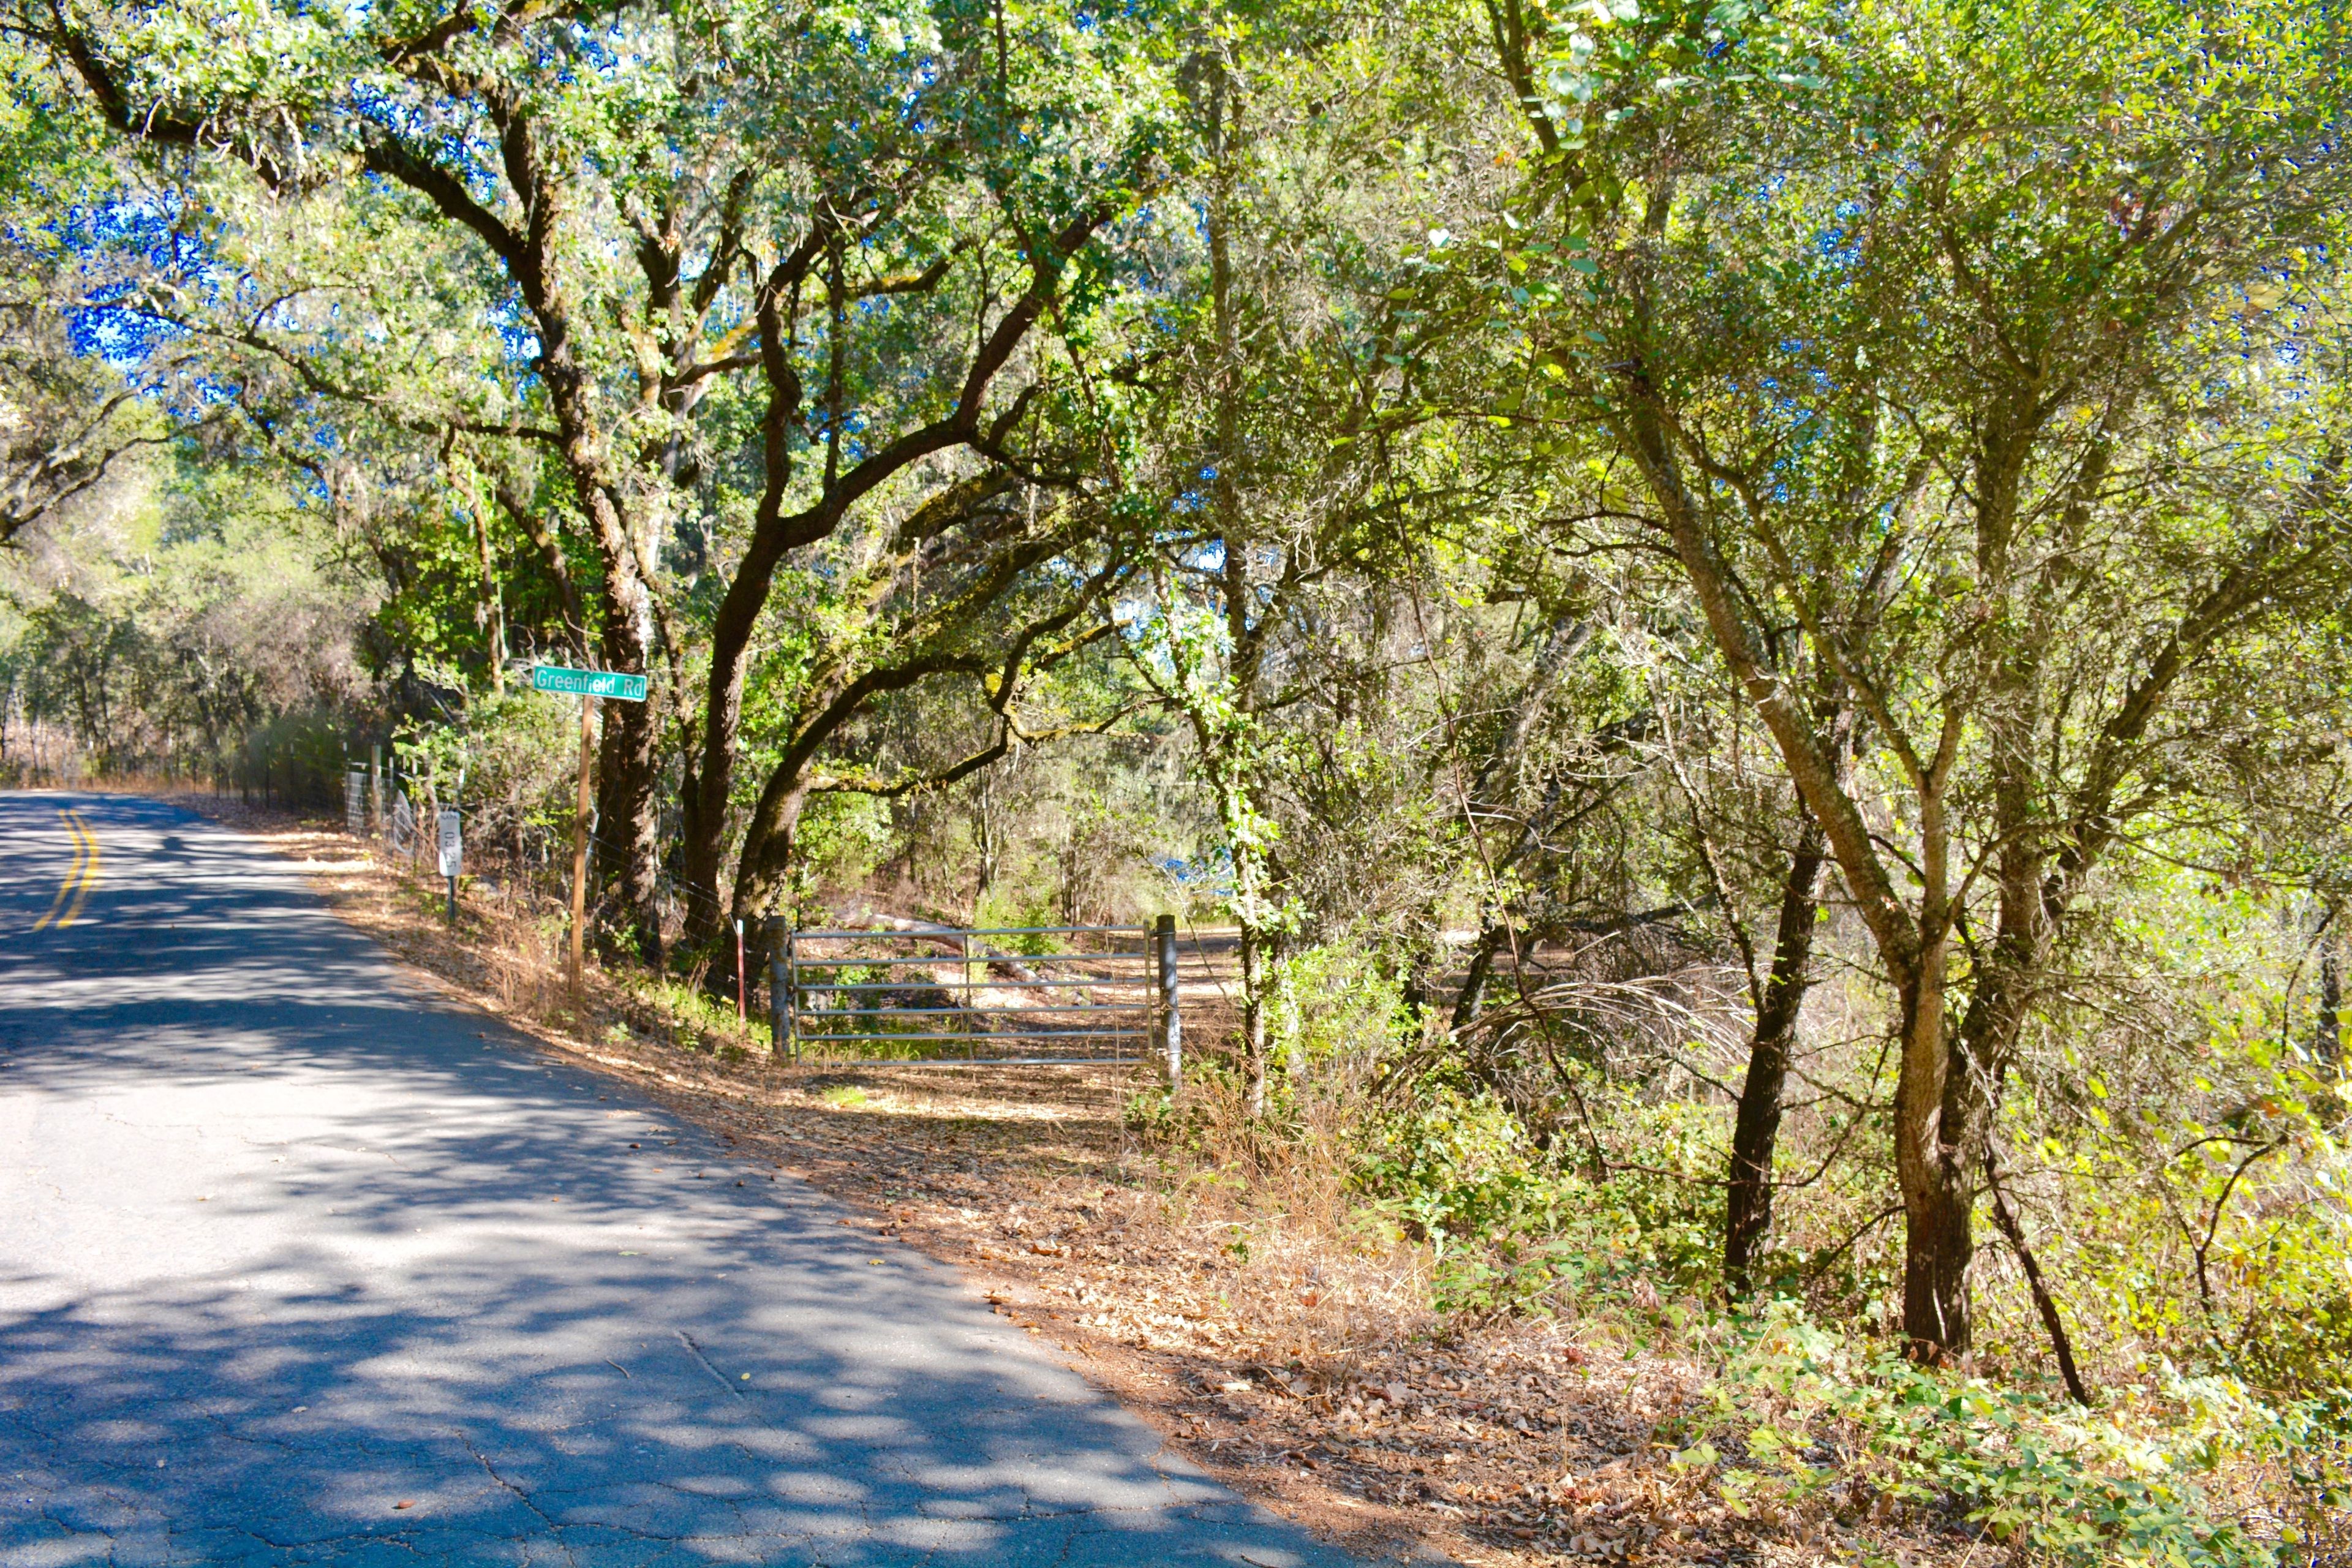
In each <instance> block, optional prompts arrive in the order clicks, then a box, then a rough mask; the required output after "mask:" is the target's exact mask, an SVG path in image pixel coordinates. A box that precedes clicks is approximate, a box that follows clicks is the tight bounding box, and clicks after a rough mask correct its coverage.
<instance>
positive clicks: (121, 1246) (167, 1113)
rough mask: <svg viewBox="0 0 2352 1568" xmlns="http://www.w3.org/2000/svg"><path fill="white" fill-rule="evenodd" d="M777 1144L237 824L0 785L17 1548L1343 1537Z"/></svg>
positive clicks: (1002, 1553) (573, 1553)
mask: <svg viewBox="0 0 2352 1568" xmlns="http://www.w3.org/2000/svg"><path fill="white" fill-rule="evenodd" d="M68 807H70V808H72V809H73V810H74V811H75V812H77V813H79V819H78V820H79V822H80V823H82V824H85V825H86V826H87V830H88V831H87V834H86V835H85V834H83V833H82V832H81V831H80V830H79V829H78V828H76V827H75V826H73V824H74V823H75V821H76V820H77V819H76V818H74V817H70V816H67V815H65V808H68ZM85 837H88V838H89V839H93V840H94V842H95V844H96V846H97V849H96V858H97V866H96V870H95V875H94V877H93V878H92V879H89V887H88V888H87V889H86V896H79V887H80V885H79V883H77V885H76V890H62V885H63V884H64V882H65V881H66V879H68V877H69V876H71V874H72V873H73V872H74V870H75V868H76V867H77V866H78V865H86V864H87V862H88V861H89V859H90V853H89V850H88V849H87V848H86V847H79V845H80V842H81V840H82V839H83V838H85ZM36 927H39V929H35V928H36ZM767 1177H768V1173H767V1172H766V1171H763V1170H761V1169H759V1168H757V1167H753V1166H750V1165H745V1164H740V1163H730V1162H729V1160H728V1159H727V1157H726V1155H725V1154H724V1153H723V1152H721V1150H720V1149H719V1147H717V1146H716V1145H714V1144H713V1143H712V1142H709V1141H706V1140H705V1139H703V1138H701V1137H699V1136H698V1135H697V1134H696V1133H695V1132H694V1131H693V1130H692V1129H691V1128H690V1127H687V1126H683V1125H681V1124H679V1123H678V1122H677V1121H676V1120H675V1119H673V1118H670V1117H667V1116H665V1115H663V1114H662V1113H661V1112H660V1111H659V1110H656V1108H655V1107H653V1106H652V1105H651V1104H650V1103H648V1102H646V1101H645V1100H639V1099H636V1098H635V1097H633V1096H632V1095H630V1094H629V1093H628V1092H627V1091H626V1089H624V1088H620V1087H616V1086H614V1085H613V1084H611V1083H608V1082H605V1081H604V1080H602V1079H596V1078H593V1077H592V1076H590V1075H588V1074H586V1073H583V1072H580V1071H576V1070H573V1069H571V1068H566V1067H564V1066H562V1065H559V1064H555V1063H551V1062H549V1061H547V1060H545V1059H543V1058H541V1057H539V1056H537V1055H536V1054H534V1053H533V1052H532V1051H531V1050H530V1049H529V1048H528V1047H526V1046H524V1045H523V1044H522V1043H521V1042H520V1041H519V1040H516V1039H514V1038H513V1037H509V1036H507V1035H504V1034H502V1033H501V1031H500V1030H499V1026H497V1025H496V1024H495V1023H494V1022H491V1021H489V1020H487V1019H484V1018H481V1017H478V1016H473V1015H471V1014H468V1013H467V1012H465V1011H463V1010H462V1009H459V1008H457V1007H455V1006H453V1005H450V1004H448V1003H447V1002H446V1001H444V1000H441V999H439V998H437V997H436V996H435V995H434V994H432V993H430V992H429V991H427V990H425V989H424V988H422V987H420V986H417V985H415V984H413V983H411V982H409V981H407V980H406V979H404V977H403V976H402V974H401V973H399V972H398V971H396V970H395V969H394V968H393V966H392V965H391V964H390V963H387V962H386V961H385V960H384V959H383V957H382V956H381V955H380V954H379V952H378V951H377V950H376V949H375V948H374V947H373V945H372V944H371V943H369V942H367V941H366V940H365V939H363V938H362V937H360V936H358V935H357V934H355V933H353V932H352V931H350V930H349V929H347V928H345V927H344V926H342V925H341V924H340V923H339V922H338V921H335V920H334V919H333V918H332V916H331V915H329V914H328V913H327V912H325V910H323V909H322V908H321V907H320V905H319V904H318V903H317V902H316V901H314V900H312V899H311V898H310V897H309V896H308V895H307V894H306V893H305V892H304V890H303V889H302V887H301V884H300V880H299V877H298V875H297V874H296V873H294V872H293V871H292V870H291V869H290V868H289V867H287V865H286V864H285V862H283V861H281V860H278V859H276V858H273V857H272V856H270V855H269V854H268V852H266V851H264V850H262V849H260V848H259V847H256V846H254V845H253V844H251V843H250V842H249V841H247V840H246V839H244V838H241V837H238V836H236V835H234V834H231V833H228V832H226V831H223V830H221V829H218V828H215V827H212V826H206V825H205V824H204V823H202V822H200V821H199V820H197V819H196V818H194V817H192V816H187V815H185V814H183V813H181V812H178V811H175V810H173V809H170V808H167V807H165V806H162V805H155V804H152V803H146V802H141V801H135V800H125V799H121V798H109V797H105V796H91V795H79V796H75V795H41V794H16V795H0V1563H5V1564H9V1565H11V1568H15V1565H18V1564H25V1565H31V1564H50V1563H101V1562H102V1563H272V1564H278V1563H284V1564H293V1563H335V1564H347V1563H402V1564H407V1565H411V1568H414V1565H415V1564H419V1563H453V1562H488V1563H573V1564H580V1565H583V1568H587V1565H591V1564H594V1565H604V1564H623V1563H630V1564H636V1563H660V1564H688V1563H795V1564H802V1563H824V1564H879V1563H938V1564H973V1565H977V1564H982V1563H1022V1564H1030V1563H1034V1564H1066V1565H1068V1568H1080V1565H1083V1564H1112V1563H1118V1564H1130V1563H1132V1564H1144V1563H1259V1564H1296V1565H1300V1568H1306V1565H1308V1564H1313V1565H1316V1568H1336V1565H1337V1564H1339V1563H1342V1561H1343V1559H1341V1558H1340V1557H1339V1555H1337V1554H1336V1553H1333V1552H1329V1551H1328V1550H1327V1549H1324V1548H1320V1547H1318V1546H1317V1545H1315V1544H1314V1543H1313V1542H1310V1541H1308V1540H1307V1538H1306V1537H1305V1536H1303V1535H1302V1534H1300V1533H1299V1532H1297V1531H1293V1530H1291V1529H1289V1528H1288V1527H1286V1526H1285V1525H1283V1524H1282V1523H1280V1522H1279V1521H1275V1520H1273V1519H1271V1518H1269V1517H1268V1516H1266V1515H1265V1514H1264V1513H1262V1512H1259V1511H1256V1510H1253V1509H1251V1508H1249V1507H1248V1506H1246V1505H1244V1503H1242V1502H1241V1501H1240V1500H1237V1499H1236V1498H1234V1496H1233V1494H1231V1493H1230V1492H1227V1491H1224V1490H1223V1489H1220V1488H1218V1487H1216V1486H1215V1485H1213V1484H1212V1483H1210V1482H1209V1481H1208V1480H1206V1479H1204V1478H1202V1476H1201V1475H1199V1473H1198V1472H1196V1471H1193V1470H1192V1469H1190V1468H1188V1467H1186V1466H1185V1465H1184V1464H1183V1463H1182V1462H1181V1460H1178V1459H1176V1458H1174V1457H1173V1456H1171V1455H1168V1454H1165V1453H1162V1452H1161V1451H1160V1447H1159V1443H1158V1440H1157V1438H1156V1437H1155V1436H1153V1435H1152V1434H1151V1433H1150V1430H1149V1429H1148V1428H1146V1427H1145V1426H1143V1425H1142V1424H1141V1423H1139V1422H1138V1421H1136V1420H1135V1419H1133V1418H1132V1417H1130V1416H1129V1415H1126V1414H1125V1413H1123V1412H1122V1411H1120V1410H1119V1409H1118V1406H1117V1405H1114V1404H1112V1403H1111V1402H1109V1401H1108V1400H1107V1399H1106V1398H1104V1397H1103V1396H1102V1395H1101V1394H1097V1393H1096V1392H1095V1391H1093V1390H1092V1389H1090V1388H1089V1387H1088V1386H1087V1384H1085V1383H1084V1382H1082V1381H1081V1380H1080V1379H1079V1378H1078V1377H1077V1376H1076V1375H1075V1374H1074V1373H1071V1372H1070V1371H1069V1370H1068V1369H1067V1368H1066V1367H1064V1366H1062V1365H1060V1364H1059V1363H1056V1362H1055V1361H1054V1360H1053V1359H1052V1358H1051V1357H1050V1356H1049V1355H1048V1354H1047V1353H1046V1352H1043V1351H1041V1350H1040V1349H1039V1348H1038V1347H1037V1345H1036V1344H1035V1343H1034V1342H1033V1341H1031V1340H1030V1339H1029V1338H1028V1337H1027V1336H1025V1335H1024V1334H1022V1333H1019V1332H1018V1331H1013V1330H1011V1328H1010V1326H1009V1325H1006V1324H1005V1323H1004V1322H1003V1320H1001V1319H997V1318H994V1317H992V1316H991V1315H990V1314H989V1312H988V1311H987V1310H986V1309H985V1307H984V1306H982V1304H981V1303H980V1302H978V1301H977V1300H975V1299H974V1298H973V1297H972V1296H971V1294H970V1292H969V1291H968V1290H967V1289H964V1288H963V1287H962V1286H961V1284H960V1282H959V1281H958V1280H957V1279H956V1277H955V1276H954V1274H953V1272H952V1271H951V1270H950V1269H948V1268H944V1267H942V1266H940V1265H936V1264H932V1263H929V1262H928V1261H926V1260H924V1259H922V1258H919V1257H918V1256H917V1255H916V1254H914V1253H913V1252H911V1251H910V1250H908V1249H907V1248H904V1247H897V1246H895V1245H893V1246H888V1247H885V1248H883V1249H881V1250H877V1248H876V1247H875V1246H874V1245H872V1244H871V1243H870V1242H866V1243H861V1241H860V1239H859V1238H858V1237H856V1236H855V1235H853V1234H852V1233H850V1232H848V1231H845V1230H844V1229H843V1228H841V1226H839V1225H838V1224H837V1223H835V1222H836V1221H837V1220H838V1219H839V1218H840V1217H841V1216H842V1215H843V1213H844V1211H842V1210H840V1209H837V1208H835V1207H834V1206H832V1205H830V1204H828V1203H827V1202H826V1201H825V1200H824V1198H822V1197H821V1196H819V1195H818V1194H814V1193H813V1192H811V1191H810V1190H808V1189H806V1188H805V1187H802V1186H799V1185H797V1184H793V1182H792V1181H791V1179H790V1178H784V1179H783V1180H781V1181H776V1182H771V1181H769V1180H768V1179H767ZM876 1258H879V1259H881V1262H880V1263H878V1264H877V1263H876V1262H874V1261H873V1260H874V1259H876Z"/></svg>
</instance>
